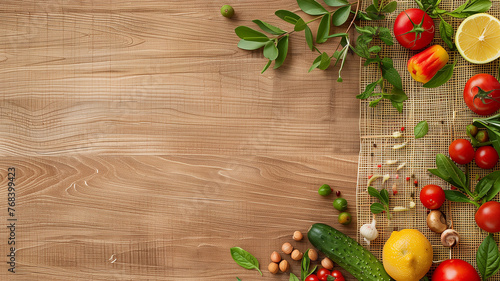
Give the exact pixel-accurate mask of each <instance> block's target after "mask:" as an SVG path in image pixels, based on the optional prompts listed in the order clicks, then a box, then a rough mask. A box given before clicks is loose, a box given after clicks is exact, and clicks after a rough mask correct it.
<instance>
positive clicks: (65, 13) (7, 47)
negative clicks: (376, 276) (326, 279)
mask: <svg viewBox="0 0 500 281" xmlns="http://www.w3.org/2000/svg"><path fill="white" fill-rule="evenodd" d="M223 4H231V5H233V7H234V8H235V10H236V15H235V17H234V18H233V19H226V18H224V17H222V16H221V15H220V12H219V9H220V7H221V6H222V5H223ZM278 9H287V10H292V11H298V6H297V3H296V2H295V1H285V0H276V1H262V0H248V1H241V0H231V1H228V2H222V1H207V0H193V1H165V0H162V1H160V0H131V1H119V0H103V1H97V0H48V1H45V0H33V1H14V0H4V1H2V5H1V6H0V13H1V15H0V66H1V70H0V85H1V88H0V93H1V98H0V132H1V133H0V155H1V158H0V198H1V200H0V210H2V211H1V212H0V220H1V222H0V224H3V225H4V227H0V256H2V257H3V258H2V259H1V261H2V263H1V264H2V265H1V267H0V269H1V270H0V279H1V280H65V281H68V280H69V281H71V280H236V277H237V276H238V277H239V278H241V279H242V280H243V281H246V280H288V278H289V276H288V274H278V275H276V276H273V275H271V274H270V273H269V272H268V271H267V265H268V263H269V262H270V258H269V256H270V254H271V252H272V251H274V250H278V249H279V248H280V247H281V244H282V243H284V242H286V241H292V239H291V237H292V233H293V232H294V231H295V230H300V231H302V232H303V233H306V232H307V229H308V228H309V226H310V225H311V224H312V223H315V222H324V223H328V224H330V225H332V226H335V227H338V228H339V229H341V230H342V231H344V232H345V233H346V234H348V235H350V236H352V237H355V234H356V231H357V230H356V221H355V220H354V221H353V223H352V224H351V225H350V226H347V227H346V226H341V225H340V224H338V223H337V215H338V212H337V211H336V210H334V209H333V208H332V205H331V203H332V201H333V199H334V198H335V196H330V197H327V198H323V197H321V196H319V195H318V194H317V189H318V187H319V186H320V185H322V184H325V183H327V184H329V185H331V186H332V187H333V189H334V190H335V191H337V190H340V191H341V192H342V196H343V197H345V198H346V199H347V200H348V201H349V204H350V207H349V211H350V212H351V213H352V214H353V215H355V213H356V209H355V186H356V176H357V175H356V174H357V160H358V152H359V131H358V128H359V126H358V121H359V110H360V109H359V102H358V100H356V98H355V95H356V94H357V93H358V88H359V87H358V82H359V77H358V76H359V75H358V73H359V59H358V58H357V57H355V56H353V55H349V56H348V62H347V63H346V67H345V69H344V74H343V77H344V82H343V83H337V82H336V78H337V71H338V69H337V68H330V69H328V70H327V71H320V70H315V71H313V72H311V73H307V70H308V68H309V66H310V65H311V64H312V61H313V60H314V58H315V57H316V54H315V53H313V52H311V51H310V50H308V48H307V46H306V44H305V40H304V34H303V33H302V32H301V33H294V34H292V36H291V42H290V52H289V56H288V58H287V60H286V61H285V64H284V66H283V67H282V68H280V69H278V70H273V69H269V70H268V71H267V72H265V73H264V74H262V75H261V74H260V70H261V69H262V68H263V66H264V64H265V63H266V59H265V58H264V57H263V56H262V54H261V52H260V51H244V50H240V49H238V48H237V46H236V44H237V42H238V38H237V36H236V35H235V33H234V28H236V27H237V26H239V25H253V23H252V22H251V20H253V19H261V20H264V21H268V22H270V23H274V24H278V25H279V26H281V27H283V28H285V29H290V28H292V27H291V25H289V24H288V23H285V22H283V21H281V20H280V19H278V18H277V17H276V16H274V11H276V10H278ZM304 17H305V18H309V17H308V16H304ZM345 29H346V26H343V27H339V28H336V31H345ZM313 30H314V29H313ZM335 47H336V42H332V43H327V44H324V46H321V48H322V49H324V50H325V51H328V52H330V53H332V52H333V50H334V48H335ZM9 168H13V169H15V179H12V177H10V178H11V179H9V176H8V172H9ZM11 171H12V169H11ZM9 182H14V184H15V208H14V209H15V211H12V212H11V213H12V214H10V215H9V212H8V207H9V206H8V203H9V201H8V199H7V198H8V196H9V195H8V194H7V193H8V183H9ZM11 185H12V184H11ZM9 219H16V220H9ZM11 223H15V231H11V230H10V229H9V228H8V227H7V226H9V225H10V224H11ZM12 235H14V236H13V237H14V239H11V240H10V241H12V240H14V241H15V245H9V240H8V238H9V237H12ZM292 242H293V241H292ZM293 244H294V245H295V246H296V247H297V248H299V249H300V250H302V251H305V250H306V249H307V247H310V244H308V242H294V243H293ZM233 246H240V247H242V248H244V249H246V250H248V251H249V252H251V253H252V254H254V255H255V256H256V257H257V259H258V260H259V261H260V263H261V269H262V271H263V272H264V276H263V277H260V275H259V274H258V273H257V272H256V271H251V270H246V269H243V268H241V267H239V266H238V265H236V264H235V263H234V262H233V260H232V258H231V256H230V254H229V248H230V247H233ZM11 247H15V249H16V251H15V272H16V273H15V274H14V273H11V272H9V271H8V269H9V268H11V265H9V264H7V261H8V260H9V259H10V258H9V257H7V255H9V254H10V248H11ZM285 258H286V259H288V260H289V261H291V259H290V257H289V256H287V257H285ZM291 266H292V271H293V272H295V273H296V274H298V273H300V265H299V263H298V262H292V263H291ZM350 280H353V279H352V278H351V279H350Z"/></svg>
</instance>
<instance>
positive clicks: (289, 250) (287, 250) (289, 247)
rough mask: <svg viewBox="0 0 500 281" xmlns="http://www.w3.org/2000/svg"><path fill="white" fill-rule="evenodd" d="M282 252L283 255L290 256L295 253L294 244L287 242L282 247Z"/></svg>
mask: <svg viewBox="0 0 500 281" xmlns="http://www.w3.org/2000/svg"><path fill="white" fill-rule="evenodd" d="M281 250H282V251H283V253H285V254H287V255H289V254H291V253H292V251H293V246H292V244H290V243H288V242H287V243H285V244H283V246H281Z"/></svg>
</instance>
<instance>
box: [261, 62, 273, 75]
mask: <svg viewBox="0 0 500 281" xmlns="http://www.w3.org/2000/svg"><path fill="white" fill-rule="evenodd" d="M271 62H272V60H269V61H268V62H267V63H266V65H265V66H264V68H263V69H262V71H261V72H260V74H262V73H264V72H266V70H267V69H268V68H269V66H270V65H271Z"/></svg>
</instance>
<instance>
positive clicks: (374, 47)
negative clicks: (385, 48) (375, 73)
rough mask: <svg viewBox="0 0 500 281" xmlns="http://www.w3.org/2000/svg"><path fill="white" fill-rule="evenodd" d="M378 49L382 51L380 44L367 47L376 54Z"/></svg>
mask: <svg viewBox="0 0 500 281" xmlns="http://www.w3.org/2000/svg"><path fill="white" fill-rule="evenodd" d="M380 51H382V48H381V47H380V46H373V47H371V48H370V49H368V52H370V53H374V54H376V53H378V52H380Z"/></svg>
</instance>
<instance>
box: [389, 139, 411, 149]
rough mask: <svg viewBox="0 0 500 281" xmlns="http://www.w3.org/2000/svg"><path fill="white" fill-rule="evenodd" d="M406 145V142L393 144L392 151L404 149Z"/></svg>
mask: <svg viewBox="0 0 500 281" xmlns="http://www.w3.org/2000/svg"><path fill="white" fill-rule="evenodd" d="M407 144H408V142H407V141H405V142H403V143H400V144H395V145H394V146H393V147H392V149H394V150H396V149H401V148H403V147H405V146H406V145H407Z"/></svg>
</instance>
